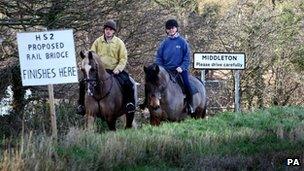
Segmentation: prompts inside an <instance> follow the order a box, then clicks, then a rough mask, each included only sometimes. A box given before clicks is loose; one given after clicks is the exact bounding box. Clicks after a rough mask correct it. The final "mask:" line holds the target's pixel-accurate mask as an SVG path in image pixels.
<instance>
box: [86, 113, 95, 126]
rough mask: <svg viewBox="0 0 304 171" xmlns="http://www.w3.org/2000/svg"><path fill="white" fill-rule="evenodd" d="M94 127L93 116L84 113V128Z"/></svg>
mask: <svg viewBox="0 0 304 171" xmlns="http://www.w3.org/2000/svg"><path fill="white" fill-rule="evenodd" d="M93 127H94V117H93V116H91V115H88V114H87V115H86V128H87V129H89V130H92V129H93Z"/></svg>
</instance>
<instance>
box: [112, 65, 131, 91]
mask: <svg viewBox="0 0 304 171" xmlns="http://www.w3.org/2000/svg"><path fill="white" fill-rule="evenodd" d="M106 71H107V72H108V73H109V74H111V75H113V71H112V70H108V69H107V70H106ZM114 78H115V79H116V80H117V81H118V84H119V86H120V89H123V87H124V86H127V87H133V84H132V82H131V81H130V77H129V74H128V73H127V72H125V71H122V72H121V73H119V74H118V75H114Z"/></svg>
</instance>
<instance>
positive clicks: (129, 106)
mask: <svg viewBox="0 0 304 171" xmlns="http://www.w3.org/2000/svg"><path fill="white" fill-rule="evenodd" d="M116 30H117V26H116V23H115V21H113V20H108V21H106V22H105V23H104V27H103V33H104V34H103V35H102V36H100V37H99V38H97V39H96V40H95V41H94V43H93V45H92V47H91V50H92V51H94V52H96V53H97V54H98V55H99V56H100V57H101V61H102V62H103V64H104V66H105V68H106V70H107V72H109V73H110V74H114V77H115V78H117V79H118V81H119V82H120V84H123V85H121V86H122V91H123V94H124V97H123V99H124V100H123V101H124V104H125V110H126V112H127V113H131V112H134V110H135V98H134V89H133V83H132V82H131V80H130V78H129V75H128V73H127V72H125V71H124V69H125V67H126V64H127V60H128V54H127V49H126V47H125V44H124V42H123V41H122V40H121V39H120V38H118V37H116V36H115V32H116ZM79 87H80V88H79V89H80V91H79V100H78V107H77V113H78V114H82V115H84V114H85V108H84V96H85V84H84V81H80V84H79Z"/></svg>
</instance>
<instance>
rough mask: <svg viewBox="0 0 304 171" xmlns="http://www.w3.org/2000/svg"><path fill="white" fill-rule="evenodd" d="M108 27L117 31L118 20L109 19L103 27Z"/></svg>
mask: <svg viewBox="0 0 304 171" xmlns="http://www.w3.org/2000/svg"><path fill="white" fill-rule="evenodd" d="M106 27H110V28H111V29H113V30H115V31H116V22H115V21H114V20H107V21H106V22H105V23H104V25H103V28H104V29H105V28H106Z"/></svg>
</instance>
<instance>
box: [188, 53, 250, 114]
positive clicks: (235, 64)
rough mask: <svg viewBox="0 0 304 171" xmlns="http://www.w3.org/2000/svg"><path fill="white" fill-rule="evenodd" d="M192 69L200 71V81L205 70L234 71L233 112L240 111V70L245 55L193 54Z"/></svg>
mask: <svg viewBox="0 0 304 171" xmlns="http://www.w3.org/2000/svg"><path fill="white" fill-rule="evenodd" d="M193 65H194V66H193V67H194V68H196V69H202V71H201V74H203V75H201V79H202V80H204V79H205V72H203V71H205V69H222V70H235V71H234V78H235V80H234V82H235V84H234V92H235V96H234V111H235V112H240V111H241V104H240V102H241V97H240V70H242V69H245V53H225V52H223V53H217V52H202V53H194V63H193Z"/></svg>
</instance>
